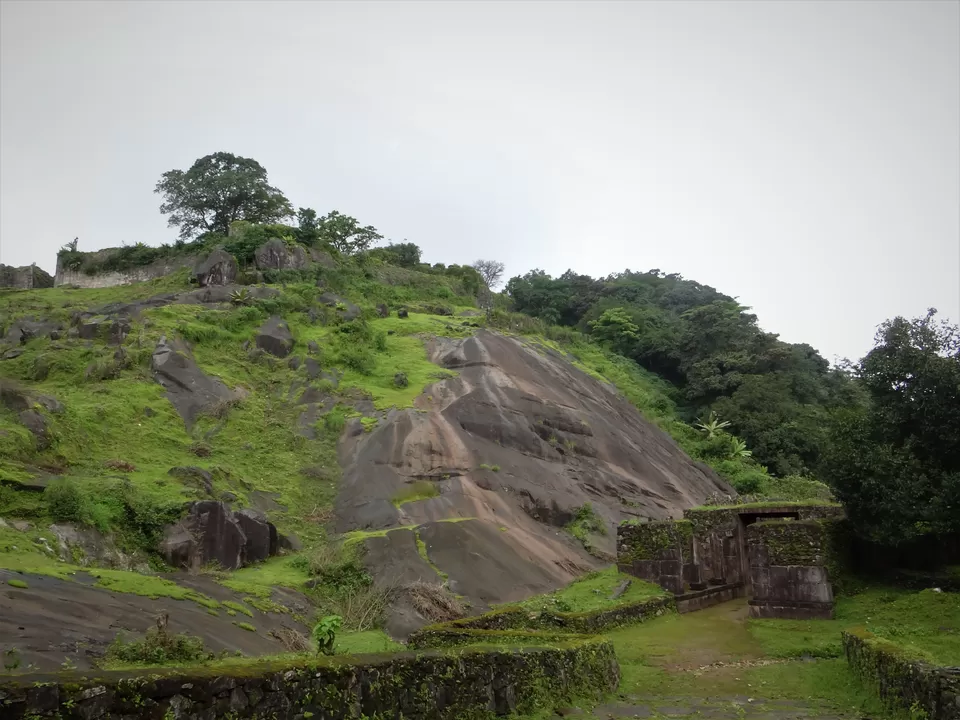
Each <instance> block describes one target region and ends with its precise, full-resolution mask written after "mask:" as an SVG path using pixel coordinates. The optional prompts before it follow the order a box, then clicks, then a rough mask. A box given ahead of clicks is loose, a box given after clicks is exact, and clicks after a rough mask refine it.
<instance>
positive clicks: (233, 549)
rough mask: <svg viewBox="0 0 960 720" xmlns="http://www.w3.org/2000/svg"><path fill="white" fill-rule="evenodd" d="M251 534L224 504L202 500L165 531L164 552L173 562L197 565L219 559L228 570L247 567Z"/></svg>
mask: <svg viewBox="0 0 960 720" xmlns="http://www.w3.org/2000/svg"><path fill="white" fill-rule="evenodd" d="M246 543H247V536H246V535H245V534H244V532H243V530H242V529H241V527H240V523H239V522H237V518H236V517H235V516H234V514H233V513H232V512H231V511H230V508H228V507H227V506H226V505H225V504H224V503H222V502H217V501H214V500H202V501H200V502H195V503H192V504H191V505H190V509H189V511H188V512H187V516H186V517H184V518H183V519H182V520H181V521H180V522H178V523H177V524H175V525H171V526H170V527H168V528H167V530H166V532H165V533H164V537H163V540H162V542H161V543H160V553H161V554H162V555H163V557H164V559H165V560H166V561H167V563H168V564H169V565H172V566H173V567H181V568H196V567H200V566H202V565H206V564H207V563H211V562H215V563H217V564H219V565H220V567H222V568H224V569H225V570H236V569H238V568H240V567H242V566H243V556H244V548H245V546H246Z"/></svg>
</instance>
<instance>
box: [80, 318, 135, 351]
mask: <svg viewBox="0 0 960 720" xmlns="http://www.w3.org/2000/svg"><path fill="white" fill-rule="evenodd" d="M77 331H78V333H79V337H80V339H81V340H103V341H104V342H108V343H110V344H111V345H119V344H120V343H122V342H123V341H124V339H125V338H126V337H127V335H129V334H130V321H129V320H128V319H127V318H123V317H120V318H109V317H103V316H99V317H98V316H88V317H83V316H81V317H80V318H79V320H78V323H77Z"/></svg>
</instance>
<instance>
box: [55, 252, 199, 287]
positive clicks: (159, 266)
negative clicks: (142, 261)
mask: <svg viewBox="0 0 960 720" xmlns="http://www.w3.org/2000/svg"><path fill="white" fill-rule="evenodd" d="M119 252H120V248H105V249H103V250H98V251H96V252H93V253H84V258H83V260H82V261H81V263H80V264H79V265H74V266H72V267H66V266H65V262H64V258H63V257H62V256H61V257H58V258H57V274H56V277H55V278H54V285H56V286H57V287H59V286H61V285H76V286H77V287H82V288H106V287H115V286H117V285H130V284H131V283H137V282H145V281H147V280H156V279H157V278H161V277H164V276H166V275H170V274H171V273H175V272H177V271H178V270H183V269H184V268H192V267H193V266H194V264H195V263H196V262H197V259H198V257H199V256H198V255H196V254H190V255H178V256H176V257H168V258H160V259H158V260H155V261H153V262H152V263H150V264H148V265H143V266H140V267H132V268H126V269H123V270H112V271H95V272H90V271H88V268H96V267H99V266H102V265H103V264H104V263H106V262H107V261H108V260H109V259H110V258H111V257H114V256H115V255H117V254H118V253H119Z"/></svg>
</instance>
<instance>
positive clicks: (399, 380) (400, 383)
mask: <svg viewBox="0 0 960 720" xmlns="http://www.w3.org/2000/svg"><path fill="white" fill-rule="evenodd" d="M393 384H394V385H395V386H396V387H398V388H405V387H407V385H409V384H410V381H409V380H408V379H407V374H406V373H402V372H398V373H397V374H396V375H394V376H393Z"/></svg>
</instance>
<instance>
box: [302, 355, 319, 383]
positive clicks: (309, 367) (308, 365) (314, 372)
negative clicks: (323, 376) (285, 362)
mask: <svg viewBox="0 0 960 720" xmlns="http://www.w3.org/2000/svg"><path fill="white" fill-rule="evenodd" d="M303 367H304V370H305V371H306V373H307V379H309V380H316V379H317V378H318V377H320V363H318V362H317V361H316V360H314V359H313V358H312V357H308V358H307V359H306V360H305V361H304V363H303Z"/></svg>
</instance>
